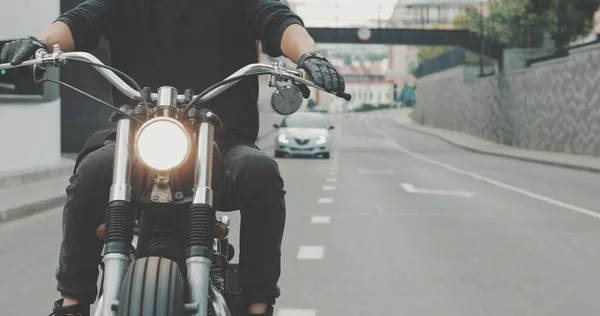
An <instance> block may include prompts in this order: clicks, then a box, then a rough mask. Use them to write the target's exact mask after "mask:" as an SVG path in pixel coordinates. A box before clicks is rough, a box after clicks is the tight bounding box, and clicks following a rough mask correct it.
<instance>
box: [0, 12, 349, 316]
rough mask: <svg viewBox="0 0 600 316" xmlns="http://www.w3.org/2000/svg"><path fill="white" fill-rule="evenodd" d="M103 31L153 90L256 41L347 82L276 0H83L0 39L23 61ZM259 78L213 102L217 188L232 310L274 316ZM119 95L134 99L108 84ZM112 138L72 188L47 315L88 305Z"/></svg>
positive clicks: (275, 197) (272, 189)
mask: <svg viewBox="0 0 600 316" xmlns="http://www.w3.org/2000/svg"><path fill="white" fill-rule="evenodd" d="M101 36H105V37H106V38H107V39H108V40H109V41H110V44H111V64H112V66H114V67H116V68H118V69H120V70H122V71H124V72H126V73H127V74H129V75H130V76H132V77H133V78H134V79H135V80H136V81H138V82H139V83H140V85H141V86H149V87H151V88H153V89H156V88H157V87H159V86H161V85H169V86H174V87H176V88H178V89H179V90H180V91H183V90H184V89H187V88H192V89H194V90H195V91H197V92H198V91H201V90H202V89H204V88H206V87H208V86H210V85H211V84H213V83H215V82H218V81H220V80H222V79H223V78H225V77H226V76H228V75H229V74H231V73H233V72H234V71H235V70H237V69H239V68H241V67H242V66H244V65H247V64H250V63H255V62H257V59H258V58H257V50H256V40H257V39H259V40H261V42H262V48H263V51H265V52H266V53H267V54H269V55H271V56H274V57H276V56H281V55H285V56H286V57H287V58H289V59H290V60H292V61H293V62H295V63H297V64H298V67H299V68H302V69H304V70H306V71H307V72H308V73H309V74H311V75H312V77H313V78H314V79H315V81H316V84H318V85H319V86H321V87H323V88H325V89H326V90H328V91H343V90H344V81H343V78H342V77H341V76H340V75H339V74H338V72H337V71H336V70H335V69H334V67H333V66H332V65H331V64H330V63H329V62H328V61H327V60H326V59H325V58H323V57H322V56H321V55H320V54H319V53H318V52H317V51H316V45H315V42H314V41H313V39H312V38H311V37H310V35H309V34H308V32H307V31H306V30H305V28H304V26H303V22H302V20H301V19H300V18H299V17H298V16H297V15H296V14H294V13H293V12H292V11H291V10H290V9H289V8H288V7H287V6H286V5H284V4H282V3H281V2H280V1H279V0H218V1H215V0H200V1H198V0H196V1H192V0H169V1H152V0H87V1H85V2H83V3H81V4H80V5H79V6H77V7H76V8H74V9H72V10H70V11H68V12H66V13H64V14H62V15H61V16H60V17H58V18H57V19H56V21H54V22H53V23H52V24H51V25H49V26H48V27H47V28H45V29H44V30H43V31H42V32H41V33H39V34H38V35H37V37H27V38H23V39H19V40H16V41H14V42H10V43H8V44H6V45H5V46H4V47H3V49H2V52H1V54H0V62H11V63H12V64H19V63H21V62H22V61H23V60H27V59H29V58H31V57H32V56H33V55H34V53H35V51H36V50H38V49H39V48H48V49H51V47H52V46H53V45H54V44H60V46H61V48H62V49H63V51H73V50H77V51H91V50H93V49H94V48H95V47H96V46H97V43H98V40H99V38H100V37H101ZM257 95H258V81H257V80H256V78H254V79H247V80H244V81H242V82H240V83H238V84H237V85H235V86H234V87H233V88H231V89H230V90H229V91H228V93H224V94H222V95H221V96H219V97H217V98H215V99H213V100H212V101H211V102H210V104H209V107H210V108H212V109H213V111H214V112H215V113H216V114H217V115H218V116H219V117H220V118H221V120H222V121H223V123H224V126H225V128H222V129H218V130H217V131H216V141H217V143H218V144H219V146H220V148H221V152H222V165H223V167H224V169H225V179H224V184H223V185H224V189H223V190H224V192H227V193H228V194H227V195H228V196H227V198H228V201H230V202H231V205H230V206H231V209H240V210H241V232H240V288H241V293H240V298H239V300H238V301H239V304H238V312H237V315H272V314H273V304H275V299H276V298H277V297H278V296H279V295H280V292H279V288H278V286H277V282H278V279H279V276H280V269H281V267H280V263H281V249H280V247H281V241H282V236H283V231H284V224H285V200H284V195H285V191H284V188H283V186H284V185H283V180H282V178H281V176H280V173H279V169H278V166H277V164H276V162H275V161H274V160H273V159H272V158H270V157H268V156H267V155H265V154H264V153H262V152H260V151H259V149H258V147H256V145H255V144H254V143H255V141H256V138H257V133H258V109H257ZM113 99H114V103H115V104H116V105H121V104H125V103H128V102H131V100H129V99H128V98H126V97H125V96H124V95H122V94H121V93H120V92H119V91H117V90H115V89H113ZM113 155H114V146H111V145H107V146H104V147H101V148H100V149H98V150H96V151H94V152H92V153H90V154H89V155H87V156H86V157H85V158H83V160H82V161H81V162H80V163H79V164H78V166H77V168H76V171H75V172H74V174H73V176H72V177H71V179H70V184H69V185H68V186H67V189H66V192H67V202H66V204H65V207H64V213H63V240H62V244H61V251H60V257H59V266H58V269H57V272H56V278H57V281H58V286H57V289H58V291H59V292H60V294H61V296H62V299H60V300H58V301H56V302H55V303H54V309H53V314H54V315H59V316H75V315H89V310H90V304H92V303H93V302H94V301H95V297H96V295H97V287H96V283H97V278H98V265H99V263H100V261H101V256H100V255H101V250H102V245H103V243H102V241H101V240H99V239H98V238H97V236H96V234H95V230H96V228H97V227H98V225H99V224H101V223H103V222H104V214H105V207H106V205H107V202H108V196H109V187H110V184H111V181H112V179H111V174H112V173H111V172H110V169H111V168H112V157H113Z"/></svg>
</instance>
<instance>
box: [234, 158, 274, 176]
mask: <svg viewBox="0 0 600 316" xmlns="http://www.w3.org/2000/svg"><path fill="white" fill-rule="evenodd" d="M240 173H241V175H242V176H243V177H245V178H248V179H276V178H278V177H279V176H280V174H279V167H278V166H277V163H276V162H275V160H274V159H273V158H271V157H269V156H267V155H265V154H263V153H258V154H254V155H248V156H246V157H244V159H243V160H242V168H241V172H240Z"/></svg>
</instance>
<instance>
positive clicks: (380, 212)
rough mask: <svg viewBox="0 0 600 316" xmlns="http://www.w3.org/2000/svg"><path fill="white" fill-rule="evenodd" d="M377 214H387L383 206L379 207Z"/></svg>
mask: <svg viewBox="0 0 600 316" xmlns="http://www.w3.org/2000/svg"><path fill="white" fill-rule="evenodd" d="M377 212H379V214H385V211H384V210H383V207H381V206H377Z"/></svg>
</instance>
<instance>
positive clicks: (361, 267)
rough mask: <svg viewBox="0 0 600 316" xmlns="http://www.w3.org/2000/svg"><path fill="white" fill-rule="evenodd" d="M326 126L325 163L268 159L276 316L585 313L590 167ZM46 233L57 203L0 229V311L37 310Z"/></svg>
mask: <svg viewBox="0 0 600 316" xmlns="http://www.w3.org/2000/svg"><path fill="white" fill-rule="evenodd" d="M277 120H279V118H277V117H269V118H267V119H265V121H264V123H263V125H262V126H263V130H262V131H261V134H263V135H269V134H265V133H268V132H269V129H270V125H271V124H272V123H273V122H274V121H277ZM333 121H334V122H335V124H336V129H335V130H334V131H335V137H336V144H335V148H336V150H335V152H334V153H332V158H331V159H330V160H323V159H289V158H286V159H278V160H277V161H278V163H279V166H280V168H281V171H282V173H283V175H284V178H285V181H286V190H287V192H288V194H287V206H288V215H287V224H286V235H285V238H284V251H283V275H282V278H281V283H280V286H281V289H282V296H281V298H280V299H279V300H278V303H277V310H278V313H277V315H279V316H312V315H319V316H324V315H344V316H352V315H411V316H429V315H432V316H433V315H436V316H438V315H444V316H450V315H456V316H472V315H498V316H506V315H540V316H542V315H543V316H549V315H557V316H558V315H560V316H564V315H577V316H583V315H597V313H598V311H599V310H600V300H598V299H597V297H598V293H599V292H600V272H598V266H600V251H597V249H599V248H600V234H599V232H600V213H598V212H600V205H599V203H598V201H599V200H600V198H598V194H597V193H596V192H597V190H596V187H598V186H600V174H594V173H587V172H582V171H575V170H569V169H561V168H558V167H552V166H546V165H538V164H533V163H527V162H522V161H516V160H510V159H505V158H498V157H490V156H483V155H478V154H474V153H471V152H466V151H463V150H460V149H457V148H455V147H452V146H450V145H448V144H446V143H444V142H442V141H440V140H438V139H436V138H432V137H429V136H425V135H421V134H418V133H414V132H410V131H407V130H404V129H400V128H398V126H397V125H396V123H395V122H394V121H393V120H391V119H389V118H385V117H382V118H376V117H371V118H368V119H367V118H366V117H365V116H360V115H352V116H349V117H344V118H342V117H334V118H333ZM273 141H274V135H269V136H267V137H266V138H264V140H262V141H261V142H259V146H260V147H261V148H263V149H264V150H265V151H266V152H268V153H269V154H272V142H273ZM233 224H234V225H237V224H239V218H238V217H237V216H233ZM60 235H61V232H60V210H53V211H49V212H45V213H42V214H39V215H36V216H33V217H29V218H25V219H22V220H19V221H15V222H10V223H7V224H4V225H2V226H0V267H2V269H1V270H0V280H1V282H0V315H10V316H12V315H46V314H47V313H49V310H50V307H51V303H52V300H53V299H55V298H56V293H55V292H54V291H53V290H54V287H55V282H54V278H53V273H54V270H55V267H56V262H57V259H56V258H57V250H58V247H59V242H60Z"/></svg>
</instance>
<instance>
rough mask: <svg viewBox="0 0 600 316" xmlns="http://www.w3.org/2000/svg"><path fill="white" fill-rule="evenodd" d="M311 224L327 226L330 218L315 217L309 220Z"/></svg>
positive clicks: (323, 216)
mask: <svg viewBox="0 0 600 316" xmlns="http://www.w3.org/2000/svg"><path fill="white" fill-rule="evenodd" d="M310 222H311V223H312V224H329V223H331V217H330V216H325V215H315V216H313V217H311V218H310Z"/></svg>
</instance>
